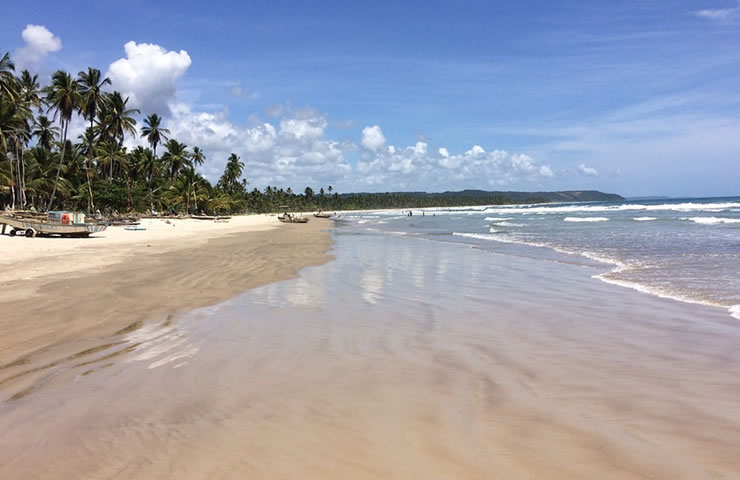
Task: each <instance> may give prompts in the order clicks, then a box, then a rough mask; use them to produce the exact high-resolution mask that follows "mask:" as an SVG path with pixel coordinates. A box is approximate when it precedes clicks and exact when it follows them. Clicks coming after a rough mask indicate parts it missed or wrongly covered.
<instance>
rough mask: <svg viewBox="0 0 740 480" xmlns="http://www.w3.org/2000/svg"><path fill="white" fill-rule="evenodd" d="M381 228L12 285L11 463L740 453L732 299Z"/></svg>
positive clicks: (6, 419)
mask: <svg viewBox="0 0 740 480" xmlns="http://www.w3.org/2000/svg"><path fill="white" fill-rule="evenodd" d="M361 215H364V216H365V217H371V216H375V218H369V219H368V220H374V221H375V222H380V221H384V220H383V218H382V215H373V214H372V213H367V212H365V213H362V214H361ZM432 218H436V219H439V216H437V217H432ZM499 218H504V217H497V218H496V219H495V220H491V221H495V222H503V221H507V220H499ZM427 220H429V219H427ZM417 221H420V220H419V219H416V220H414V222H417ZM272 222H274V219H272V218H269V217H266V218H265V220H264V222H263V221H262V220H260V221H259V222H258V223H259V225H261V226H260V227H259V228H262V227H273V226H276V225H275V224H274V223H272ZM566 223H567V222H566ZM635 223H638V222H635ZM374 225H375V227H376V228H372V226H373V225H370V224H368V223H359V222H358V221H356V219H355V220H351V219H350V220H349V221H347V220H346V217H345V220H342V217H340V220H339V221H338V222H337V223H336V226H334V227H332V223H331V222H329V221H326V222H324V223H319V222H315V221H314V220H313V219H312V220H311V222H309V224H308V225H281V226H279V227H277V228H270V229H269V230H261V231H251V232H247V231H243V232H241V233H239V232H238V231H232V232H230V235H227V236H221V235H219V236H218V238H212V239H210V240H207V241H204V240H203V239H200V240H198V242H199V243H197V244H196V245H191V246H187V247H183V248H178V249H169V250H168V251H167V252H163V253H161V254H158V255H148V256H147V255H145V254H143V253H142V254H137V253H136V251H135V250H134V251H132V253H133V254H131V255H129V256H127V257H126V261H125V262H123V263H117V264H112V265H108V266H106V267H103V268H94V269H88V270H86V271H84V272H83V271H78V272H77V273H76V274H74V276H70V277H68V278H66V279H64V278H61V279H60V278H57V279H56V280H55V281H54V282H53V283H49V282H46V281H44V282H43V285H44V286H43V287H42V288H41V290H40V291H39V292H38V293H36V294H33V295H34V296H33V297H25V300H22V299H21V298H20V297H19V298H16V299H15V300H11V301H7V302H5V301H4V302H3V303H2V308H3V312H6V313H10V315H5V316H4V317H3V318H4V320H3V322H5V325H4V326H3V327H4V331H9V332H11V334H12V335H13V336H11V337H8V338H13V339H14V340H13V341H12V342H11V341H8V340H6V339H5V338H3V340H2V342H3V343H2V348H0V354H1V355H2V357H1V358H2V362H0V478H6V477H7V478H40V479H45V478H81V477H84V478H155V479H156V478H162V479H165V478H183V479H188V478H192V479H200V478H270V479H294V478H316V479H320V478H321V479H324V478H367V479H370V478H377V479H381V478H382V479H395V478H397V479H407V478H455V479H477V478H508V479H531V478H548V479H573V478H582V479H591V478H620V479H642V478H661V479H662V478H665V479H695V478H732V477H733V476H734V475H735V474H736V473H737V472H739V471H740V447H738V445H737V441H736V439H737V438H739V437H740V407H739V406H738V404H737V401H736V399H737V398H738V397H740V380H738V379H740V328H738V323H737V319H735V318H733V317H731V316H730V315H728V314H727V312H726V311H725V310H723V309H719V308H713V307H710V306H702V305H694V304H687V303H682V302H677V301H674V300H671V299H665V298H659V297H656V296H652V295H645V294H642V293H639V292H637V291H635V290H633V289H627V288H621V287H619V286H615V285H611V284H608V283H604V282H600V281H598V280H595V279H594V278H591V277H593V276H595V275H598V274H600V273H601V272H603V271H604V266H603V264H600V263H598V262H593V263H584V262H568V261H562V259H560V258H556V257H549V258H548V257H543V258H532V257H527V256H526V255H520V254H514V253H515V252H514V251H512V250H506V249H505V248H504V249H503V250H502V251H501V252H497V251H496V249H490V248H489V249H483V248H479V247H478V246H476V245H471V244H464V243H459V242H446V241H434V240H430V239H429V238H424V237H423V236H420V235H413V234H407V235H399V234H397V233H393V232H383V231H379V230H378V229H377V226H378V224H377V223H376V224H374ZM384 225H387V224H380V226H384ZM571 225H577V224H571ZM594 225H598V224H594ZM174 228H179V226H178V227H174ZM250 228H251V227H250ZM512 228H516V227H512ZM578 228H580V227H578ZM131 233H132V234H135V233H136V232H131ZM19 240H20V239H19ZM22 241H25V239H24V240H22ZM188 241H195V237H191V238H190V240H188ZM182 243H187V242H183V241H180V242H179V245H182ZM501 245H502V246H503V247H506V245H508V244H501ZM137 248H138V247H137ZM143 248H146V247H143ZM150 248H155V246H154V245H153V244H152V247H150ZM159 248H164V247H163V246H160V247H159ZM332 259H333V260H332ZM329 260H331V261H329ZM299 269H300V271H299ZM297 272H298V273H297ZM289 277H290V278H289ZM90 285H96V287H95V288H92V287H89V290H85V288H86V286H90ZM101 285H106V287H105V288H102V287H101ZM65 287H66V288H65ZM251 287H255V288H252V289H251V290H249V291H248V292H246V293H240V292H243V291H244V290H246V289H248V288H251ZM93 290H94V291H96V292H98V298H91V296H90V294H86V292H92V291H93ZM60 292H61V293H60ZM75 292H76V293H78V295H75V294H74V293H75ZM29 299H33V301H31V302H29ZM30 311H34V312H35V313H34V314H33V315H30V314H29V313H27V312H30ZM41 313H43V315H41ZM28 318H33V319H34V320H33V324H30V325H29V321H28V320H27V319H28ZM47 322H48V323H47ZM10 326H14V327H13V328H9V327H10ZM51 326H54V328H51Z"/></svg>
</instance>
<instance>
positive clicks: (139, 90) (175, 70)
mask: <svg viewBox="0 0 740 480" xmlns="http://www.w3.org/2000/svg"><path fill="white" fill-rule="evenodd" d="M124 50H125V52H126V58H121V59H118V60H116V61H115V62H113V63H111V64H110V67H108V73H107V74H106V75H107V76H108V77H109V78H110V79H111V82H112V83H113V88H114V89H116V90H118V91H120V92H121V93H122V94H123V95H124V97H129V106H131V107H133V108H139V109H141V111H142V113H144V114H147V113H158V114H160V115H167V114H169V112H170V109H169V103H170V102H171V101H173V100H174V99H175V92H176V88H177V87H176V83H177V80H178V79H179V78H180V77H182V76H183V75H184V74H185V72H186V71H187V69H188V68H189V67H190V64H191V60H190V55H188V52H186V51H185V50H180V51H179V52H175V51H167V50H166V49H165V48H163V47H160V46H159V45H154V44H151V43H136V42H133V41H132V42H128V43H126V45H124Z"/></svg>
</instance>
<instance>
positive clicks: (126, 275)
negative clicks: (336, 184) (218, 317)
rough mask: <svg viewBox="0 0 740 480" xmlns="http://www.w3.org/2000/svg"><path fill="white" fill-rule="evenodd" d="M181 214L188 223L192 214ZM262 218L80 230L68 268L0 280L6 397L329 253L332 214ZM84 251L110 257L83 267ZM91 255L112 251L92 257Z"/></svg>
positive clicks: (0, 366)
mask: <svg viewBox="0 0 740 480" xmlns="http://www.w3.org/2000/svg"><path fill="white" fill-rule="evenodd" d="M270 223H275V224H276V226H275V228H270V227H271V225H270ZM179 224H180V226H181V230H182V229H183V228H182V226H183V224H184V222H179ZM256 225H257V228H254V227H255V225H254V224H250V225H249V228H246V229H242V230H240V229H239V228H238V226H237V228H236V230H235V229H234V228H233V226H232V227H231V228H229V227H228V226H227V227H226V228H224V227H221V229H219V228H218V226H216V232H217V233H214V232H213V231H211V232H208V233H207V234H208V235H209V236H210V237H211V238H210V239H205V240H204V239H203V238H202V236H201V238H188V236H187V235H185V238H184V242H183V238H182V237H179V238H172V236H169V235H168V236H162V237H163V238H162V239H161V240H160V239H158V238H156V235H155V236H154V237H155V238H152V237H151V236H150V237H149V238H147V237H146V236H145V237H144V240H143V242H141V241H139V242H135V243H133V244H132V243H130V242H122V243H121V245H118V246H116V245H107V244H105V243H103V242H97V243H102V245H97V244H94V243H93V242H96V239H93V238H91V239H89V241H87V242H86V239H82V240H78V244H77V245H78V248H80V249H83V250H77V251H74V250H73V251H69V252H61V253H59V254H58V256H59V257H61V258H59V259H58V262H59V263H61V264H62V265H61V267H59V268H58V270H62V271H63V273H57V274H55V275H48V276H38V275H32V276H31V277H30V278H17V277H16V278H15V279H13V280H12V281H10V282H8V281H7V280H6V282H4V284H3V285H2V290H0V292H1V293H2V294H1V295H0V312H2V313H3V315H2V316H0V332H2V336H0V398H2V396H7V394H8V393H9V392H13V391H14V390H15V391H16V392H15V393H14V394H12V395H11V398H12V397H13V396H15V397H18V396H23V395H25V394H26V393H28V392H30V391H34V390H36V389H38V388H40V387H41V386H42V385H43V384H44V383H47V382H51V381H59V379H58V378H57V377H60V376H64V375H59V374H58V372H57V371H56V370H58V369H61V370H63V369H65V368H68V367H69V365H68V363H69V362H70V361H71V360H76V359H78V358H84V357H86V356H87V355H89V354H90V353H95V352H96V351H98V350H99V349H100V347H101V342H105V339H106V338H108V337H110V336H111V335H115V334H117V333H121V332H124V333H125V332H126V331H129V330H135V329H137V328H139V327H140V326H142V325H144V324H146V323H147V322H150V321H157V322H161V321H162V320H163V319H166V318H167V317H168V316H170V315H173V314H175V313H177V312H183V311H186V310H189V309H192V308H196V307H202V306H205V305H213V304H215V303H218V302H220V301H223V300H226V299H228V298H231V297H232V296H234V295H236V294H238V293H241V292H244V291H246V290H248V289H250V288H253V287H256V286H259V285H264V284H266V283H270V282H274V281H277V280H281V279H286V278H290V277H292V276H294V275H296V274H297V273H298V271H299V270H300V269H301V268H304V267H306V266H310V265H316V264H320V263H323V262H326V261H328V260H330V259H331V257H330V256H329V255H327V254H326V252H327V250H328V249H329V246H330V243H331V239H330V236H329V233H328V232H327V231H326V229H328V228H330V227H331V222H330V221H326V220H321V219H315V221H312V222H309V223H308V224H305V225H284V224H280V223H278V222H277V220H275V219H272V220H270V221H269V222H265V221H262V222H260V223H257V224H256ZM206 228H209V226H206ZM219 230H221V231H220V232H219ZM196 231H197V230H196ZM202 233H203V234H206V232H202ZM214 235H215V236H214ZM113 237H115V235H113ZM15 240H16V239H13V241H15ZM21 240H28V241H29V242H32V241H34V240H36V239H21ZM40 240H45V241H46V242H66V243H69V242H70V241H69V240H67V239H40ZM158 240H159V241H158ZM83 242H85V243H83ZM188 245H193V246H191V247H188ZM65 247H66V246H65V245H63V244H62V245H60V246H55V248H65ZM178 247H179V248H178ZM76 256H79V257H80V260H79V263H81V264H83V265H84V264H88V265H89V264H95V265H98V264H102V266H99V267H97V268H90V267H89V266H88V268H83V269H79V268H77V269H76V268H75V265H74V263H75V260H74V258H75V257H76ZM89 256H93V257H104V258H102V259H99V260H87V259H86V257H89ZM106 257H107V258H106ZM44 261H47V259H46V258H45V257H41V258H30V259H28V260H25V261H22V262H16V264H15V265H11V267H15V268H8V270H7V271H6V272H5V273H6V274H7V275H11V274H13V273H15V272H17V271H19V270H21V268H20V267H19V266H18V264H19V263H20V264H26V265H33V266H34V268H33V269H34V270H43V266H41V267H39V263H43V262H44ZM48 262H49V263H51V264H53V263H54V262H55V260H48ZM111 262H113V263H111ZM115 262H117V263H115ZM70 264H71V265H70ZM7 275H6V277H5V278H6V279H7V278H8V276H7ZM103 344H104V343H103ZM50 372H53V373H50Z"/></svg>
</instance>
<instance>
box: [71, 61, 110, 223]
mask: <svg viewBox="0 0 740 480" xmlns="http://www.w3.org/2000/svg"><path fill="white" fill-rule="evenodd" d="M101 76H102V75H101V73H100V70H98V69H97V68H91V67H88V68H87V72H84V71H81V72H79V73H78V74H77V78H78V82H79V84H80V95H81V97H82V104H81V105H80V111H81V112H82V117H83V118H85V119H87V120H90V132H91V134H92V137H91V138H90V140H92V142H91V144H90V146H89V148H88V149H87V159H88V163H87V167H86V168H85V174H86V175H87V189H88V195H89V198H88V204H87V206H88V211H93V210H95V201H94V199H93V191H92V182H91V180H90V169H91V168H92V161H93V154H94V152H95V147H96V144H97V139H96V137H95V135H94V123H93V122H94V121H95V117H96V116H97V115H98V111H99V110H100V108H101V107H102V105H103V102H104V101H105V93H104V92H103V87H104V86H105V85H110V84H111V82H110V79H109V78H108V77H105V78H104V79H102V80H101V79H100V77H101Z"/></svg>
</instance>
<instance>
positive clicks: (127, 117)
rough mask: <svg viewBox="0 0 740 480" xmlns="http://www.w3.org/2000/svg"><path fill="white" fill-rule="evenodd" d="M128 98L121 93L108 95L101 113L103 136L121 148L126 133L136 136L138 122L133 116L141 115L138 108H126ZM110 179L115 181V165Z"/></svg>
mask: <svg viewBox="0 0 740 480" xmlns="http://www.w3.org/2000/svg"><path fill="white" fill-rule="evenodd" d="M127 103H128V97H126V98H125V99H124V98H123V97H122V96H121V93H120V92H113V93H111V94H110V95H106V100H105V101H104V102H103V104H102V108H101V109H100V113H99V114H98V116H99V117H101V119H102V121H101V122H100V123H101V135H102V136H103V137H105V138H106V139H108V140H111V141H115V142H117V143H118V145H119V146H122V145H123V139H124V138H125V136H126V133H127V132H128V133H130V134H132V135H136V120H135V119H134V118H133V117H132V116H131V115H134V114H137V113H140V112H139V110H138V109H137V108H129V109H127V108H126V104H127ZM110 167H111V170H110V176H109V179H110V180H112V179H113V164H112V163H111V165H110Z"/></svg>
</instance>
